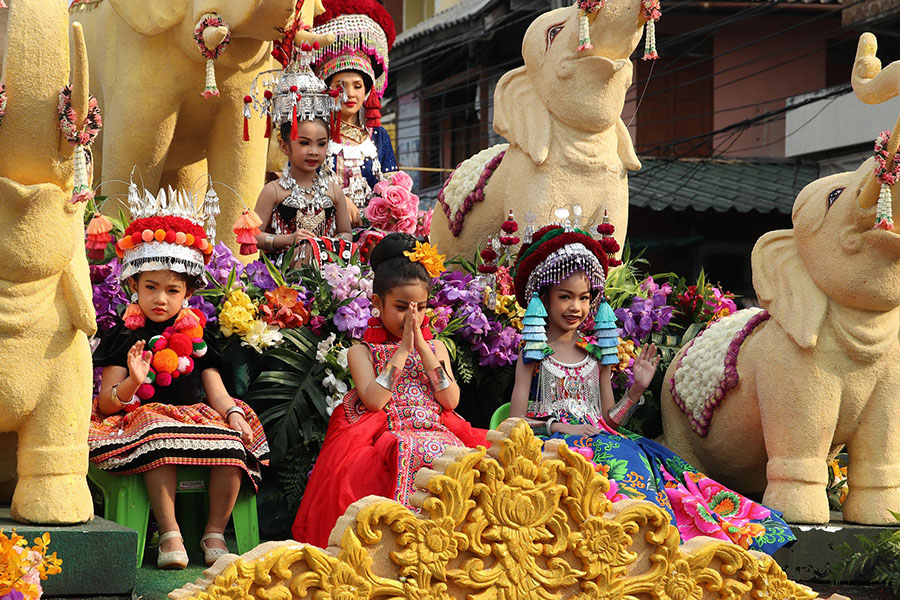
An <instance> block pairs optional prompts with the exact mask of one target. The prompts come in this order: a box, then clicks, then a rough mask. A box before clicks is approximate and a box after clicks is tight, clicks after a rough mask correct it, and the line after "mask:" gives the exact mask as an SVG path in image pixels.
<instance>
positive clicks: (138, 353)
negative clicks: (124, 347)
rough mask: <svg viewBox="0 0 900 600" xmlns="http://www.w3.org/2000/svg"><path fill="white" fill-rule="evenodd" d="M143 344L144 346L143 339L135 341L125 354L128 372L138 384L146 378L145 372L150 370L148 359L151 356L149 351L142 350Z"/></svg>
mask: <svg viewBox="0 0 900 600" xmlns="http://www.w3.org/2000/svg"><path fill="white" fill-rule="evenodd" d="M144 346H146V342H144V340H141V341H139V342H135V344H134V346H132V347H131V349H130V350H129V351H128V356H127V364H128V373H129V375H130V376H131V378H132V380H134V381H135V382H136V383H137V384H138V385H140V384H142V383H144V379H146V378H147V373H149V372H150V359H151V358H153V355H152V354H151V353H150V352H149V351H148V352H144Z"/></svg>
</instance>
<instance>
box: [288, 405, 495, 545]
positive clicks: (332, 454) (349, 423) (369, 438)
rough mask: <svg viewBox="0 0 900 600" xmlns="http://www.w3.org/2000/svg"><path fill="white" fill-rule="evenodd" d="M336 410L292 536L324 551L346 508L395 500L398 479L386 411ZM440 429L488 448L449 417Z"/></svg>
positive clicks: (476, 432)
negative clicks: (368, 498) (361, 502)
mask: <svg viewBox="0 0 900 600" xmlns="http://www.w3.org/2000/svg"><path fill="white" fill-rule="evenodd" d="M347 404H348V403H347V401H346V400H345V402H344V403H342V404H339V405H338V406H337V407H336V408H335V409H334V414H332V415H331V420H330V422H329V423H328V431H327V433H326V434H325V443H324V444H323V445H322V451H321V452H320V453H319V458H318V459H317V460H316V465H315V467H314V468H313V471H312V475H311V477H310V479H309V484H308V485H307V486H306V491H305V492H304V493H303V500H302V502H301V503H300V508H299V509H298V510H297V516H296V518H295V519H294V525H293V527H292V528H291V533H292V534H293V537H294V539H295V540H297V541H300V542H306V543H308V544H313V545H315V546H319V547H320V548H325V547H326V546H327V545H328V537H329V535H331V530H332V529H333V528H334V525H335V523H336V522H337V520H338V518H339V517H341V515H343V514H344V511H346V510H347V507H348V506H350V505H351V504H352V503H354V502H356V501H357V500H359V499H361V498H364V497H366V496H370V495H377V496H384V497H386V498H393V497H394V496H395V492H396V488H397V481H398V479H400V477H399V475H400V473H399V469H400V468H401V467H400V466H399V465H400V464H402V463H403V461H402V460H401V459H400V453H401V451H400V448H399V445H400V440H399V438H398V437H397V436H396V435H394V434H393V433H392V432H391V431H390V429H389V428H388V417H387V413H386V412H385V411H383V410H382V411H378V412H370V411H359V410H358V408H357V407H353V406H352V405H351V408H349V409H348V408H346V407H347ZM441 423H442V424H443V425H444V426H445V427H446V428H447V429H449V430H450V432H451V433H452V434H453V435H455V436H456V437H457V438H458V439H459V441H460V442H462V443H463V444H465V445H466V446H468V447H473V448H474V447H475V446H479V445H481V446H487V445H488V444H487V439H486V434H487V431H486V430H484V429H476V428H474V427H472V426H471V425H469V423H468V422H467V421H466V420H465V419H463V418H462V417H460V416H459V415H457V414H456V413H455V412H452V411H445V412H443V413H441Z"/></svg>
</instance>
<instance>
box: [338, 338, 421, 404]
mask: <svg viewBox="0 0 900 600" xmlns="http://www.w3.org/2000/svg"><path fill="white" fill-rule="evenodd" d="M401 354H402V356H401ZM408 354H409V353H408V352H407V353H405V354H403V353H401V351H400V349H399V348H398V349H397V352H395V353H394V356H393V357H391V363H395V362H396V363H399V366H397V364H395V365H394V367H395V368H397V369H402V368H403V364H405V363H406V356H408ZM401 358H402V359H403V362H400V359H401ZM347 363H348V365H349V367H350V376H351V377H353V382H354V383H355V384H356V393H357V394H359V399H360V400H362V403H363V404H364V405H365V407H366V408H367V409H368V410H370V411H372V412H378V411H379V410H381V409H382V408H384V407H385V405H386V404H387V403H388V402H389V401H390V399H391V391H390V390H388V389H385V388H384V387H383V386H381V385H379V384H378V383H377V382H376V381H375V377H376V376H377V373H375V364H374V363H373V362H372V353H371V352H370V351H369V348H368V346H366V345H364V344H358V345H356V346H353V347H351V348H350V350H349V351H348V352H347Z"/></svg>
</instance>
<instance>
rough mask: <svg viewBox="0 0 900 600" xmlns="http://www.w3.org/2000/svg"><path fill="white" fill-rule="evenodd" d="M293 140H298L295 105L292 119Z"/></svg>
mask: <svg viewBox="0 0 900 600" xmlns="http://www.w3.org/2000/svg"><path fill="white" fill-rule="evenodd" d="M291 139H292V140H296V139H297V105H296V104H295V105H294V114H293V116H292V117H291Z"/></svg>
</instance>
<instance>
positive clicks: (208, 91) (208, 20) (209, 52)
mask: <svg viewBox="0 0 900 600" xmlns="http://www.w3.org/2000/svg"><path fill="white" fill-rule="evenodd" d="M208 27H225V28H226V29H229V28H228V25H226V24H225V20H224V19H222V17H220V16H219V15H216V14H205V15H203V16H202V17H200V20H199V21H197V25H196V27H194V41H195V42H196V43H197V47H198V48H200V54H202V55H203V57H204V58H205V59H206V85H205V86H204V88H203V92H202V96H203V97H204V98H212V97H213V96H218V95H219V88H218V87H217V86H216V63H215V61H216V59H217V58H219V55H220V54H222V52H223V51H224V50H225V46H227V45H228V43H229V42H230V41H231V31H230V29H229V31H228V33H226V34H225V37H224V38H222V41H221V42H219V43H218V44H217V45H216V46H215V47H214V48H212V49H210V48H208V47H207V46H206V42H205V41H204V40H203V32H204V30H206V29H207V28H208Z"/></svg>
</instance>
